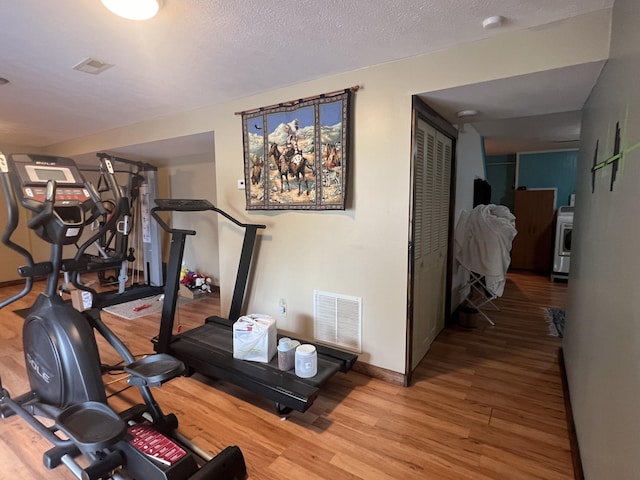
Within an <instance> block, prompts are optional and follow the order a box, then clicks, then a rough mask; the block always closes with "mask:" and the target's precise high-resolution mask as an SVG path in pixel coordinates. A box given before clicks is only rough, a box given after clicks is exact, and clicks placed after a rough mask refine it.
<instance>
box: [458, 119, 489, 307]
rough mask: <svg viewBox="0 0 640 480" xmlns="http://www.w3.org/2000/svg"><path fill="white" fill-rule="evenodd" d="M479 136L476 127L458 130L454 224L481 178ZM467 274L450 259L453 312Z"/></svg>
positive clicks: (469, 203) (468, 205)
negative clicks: (474, 185) (451, 266)
mask: <svg viewBox="0 0 640 480" xmlns="http://www.w3.org/2000/svg"><path fill="white" fill-rule="evenodd" d="M482 143H483V139H482V136H481V135H480V134H479V133H478V131H477V130H476V129H475V128H473V126H471V125H465V126H464V128H462V129H459V130H458V142H457V144H456V160H457V170H456V205H455V216H454V218H455V223H454V228H456V227H457V225H458V220H459V219H460V213H461V212H462V211H467V212H470V211H471V210H472V209H473V182H474V180H475V179H476V178H481V179H483V180H484V179H485V177H486V174H485V167H484V158H483V155H482V152H483V151H484V148H483V145H482ZM467 278H468V274H467V272H466V270H465V269H464V268H462V267H461V266H460V264H459V263H458V262H457V261H455V259H454V261H453V278H452V282H451V283H452V284H451V311H452V312H453V311H454V310H455V309H456V308H457V307H458V305H460V303H462V301H463V300H464V299H465V295H464V294H463V292H461V291H460V287H461V286H462V285H464V284H465V283H466V282H467Z"/></svg>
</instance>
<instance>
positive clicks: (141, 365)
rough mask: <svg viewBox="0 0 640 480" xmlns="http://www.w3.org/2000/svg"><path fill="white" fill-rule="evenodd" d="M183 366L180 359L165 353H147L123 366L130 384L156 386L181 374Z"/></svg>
mask: <svg viewBox="0 0 640 480" xmlns="http://www.w3.org/2000/svg"><path fill="white" fill-rule="evenodd" d="M184 369H185V366H184V363H182V362H181V361H180V360H177V359H175V358H174V357H172V356H171V355H167V354H166V353H158V354H155V355H149V356H148V357H145V358H142V359H140V360H136V361H135V362H132V363H130V364H129V365H126V366H125V367H124V371H125V372H127V373H128V374H129V375H131V377H129V384H130V385H146V386H149V387H157V386H159V385H162V384H163V383H164V382H167V381H169V380H171V379H172V378H175V377H177V376H178V375H181V374H182V372H184Z"/></svg>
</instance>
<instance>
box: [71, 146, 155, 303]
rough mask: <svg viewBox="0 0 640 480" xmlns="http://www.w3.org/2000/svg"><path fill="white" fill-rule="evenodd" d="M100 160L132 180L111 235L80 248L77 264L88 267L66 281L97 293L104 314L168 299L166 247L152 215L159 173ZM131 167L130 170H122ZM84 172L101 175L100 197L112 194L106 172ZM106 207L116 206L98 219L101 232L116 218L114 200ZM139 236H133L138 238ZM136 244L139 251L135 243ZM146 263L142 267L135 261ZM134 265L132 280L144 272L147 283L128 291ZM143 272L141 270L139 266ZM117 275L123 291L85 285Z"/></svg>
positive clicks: (130, 163)
mask: <svg viewBox="0 0 640 480" xmlns="http://www.w3.org/2000/svg"><path fill="white" fill-rule="evenodd" d="M96 156H97V157H98V158H99V159H100V160H105V159H107V160H109V161H110V162H111V163H112V165H113V167H114V171H115V173H116V174H123V175H127V176H128V181H127V187H126V195H123V198H122V200H121V205H120V206H119V207H120V208H119V212H120V213H119V215H118V217H117V220H116V222H115V223H113V224H112V228H111V229H107V230H105V229H104V228H103V229H102V230H101V231H102V232H104V233H103V234H102V235H100V236H99V237H95V236H92V237H91V239H90V240H89V241H84V242H83V243H82V244H81V245H78V251H77V253H76V256H75V259H76V260H78V261H80V260H82V262H83V264H84V267H83V268H82V269H79V270H76V271H75V272H74V274H73V275H69V274H67V275H65V279H66V280H67V283H71V284H72V285H73V286H74V287H75V288H76V289H78V290H83V291H87V292H89V293H91V295H92V298H93V307H95V308H102V307H106V306H109V305H114V304H117V303H124V302H129V301H131V300H137V299H139V298H143V297H150V296H153V295H158V294H160V293H162V291H163V286H164V278H163V265H162V245H161V241H160V231H159V228H158V225H156V223H155V222H152V221H151V215H150V209H151V206H152V205H153V202H154V200H155V198H156V197H157V191H158V180H157V176H158V169H157V167H155V166H153V165H151V164H148V163H145V162H139V161H135V160H129V159H126V158H121V157H117V156H114V155H111V154H108V153H103V152H101V153H98V154H96ZM122 166H125V167H126V168H127V169H122ZM78 168H79V170H80V171H81V172H98V173H99V174H100V179H99V181H98V186H97V190H98V194H100V195H102V194H103V193H109V192H110V191H111V189H110V188H109V185H108V184H107V182H106V180H105V177H104V171H101V170H100V168H95V167H89V166H79V167H78ZM101 203H102V204H103V205H110V209H109V210H108V211H107V212H106V213H105V214H104V215H100V216H99V218H98V219H96V221H95V223H96V224H97V225H98V226H99V227H101V226H102V225H103V224H104V223H105V222H106V221H107V219H108V218H110V217H111V216H113V215H114V214H115V212H114V211H113V210H115V207H116V206H115V205H114V200H113V199H112V198H106V199H105V198H101ZM132 234H133V235H132ZM130 239H133V240H134V241H135V243H136V247H137V248H133V247H132V246H131V243H130ZM90 247H94V248H95V249H96V250H97V254H89V253H87V250H88V249H89V248H90ZM134 256H138V257H140V256H141V258H142V261H141V262H140V261H139V260H138V259H136V258H134ZM129 264H133V265H134V268H133V271H132V275H139V273H140V272H139V270H142V274H143V276H144V283H140V282H135V281H134V282H132V285H131V286H130V287H126V282H127V280H129V276H128V267H129ZM140 265H141V266H142V268H141V269H140V268H137V267H138V266H140ZM107 271H115V272H116V273H115V280H117V284H118V288H117V290H115V291H107V292H105V291H102V292H99V293H98V292H97V291H96V290H94V289H92V288H91V287H89V286H88V285H85V284H83V283H82V282H81V278H80V277H81V275H82V274H83V273H90V272H97V273H98V276H99V278H100V279H101V283H102V281H103V279H104V277H105V276H106V274H105V272H107Z"/></svg>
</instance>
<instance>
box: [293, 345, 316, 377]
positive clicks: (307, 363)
mask: <svg viewBox="0 0 640 480" xmlns="http://www.w3.org/2000/svg"><path fill="white" fill-rule="evenodd" d="M317 373H318V352H316V347H314V346H313V345H309V344H303V345H300V346H299V347H298V348H296V375H297V376H299V377H300V378H311V377H314V376H315V375H316V374H317Z"/></svg>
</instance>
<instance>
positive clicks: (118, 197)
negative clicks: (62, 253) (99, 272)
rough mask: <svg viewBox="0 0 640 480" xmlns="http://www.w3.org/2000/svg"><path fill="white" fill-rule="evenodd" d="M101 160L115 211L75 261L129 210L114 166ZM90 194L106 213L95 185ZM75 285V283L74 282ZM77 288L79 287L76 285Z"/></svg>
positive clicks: (80, 251) (82, 246) (90, 238)
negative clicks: (126, 209) (125, 210)
mask: <svg viewBox="0 0 640 480" xmlns="http://www.w3.org/2000/svg"><path fill="white" fill-rule="evenodd" d="M99 158H100V173H102V174H104V177H105V179H106V181H107V185H108V186H109V190H110V191H111V193H112V194H113V198H114V204H115V211H114V212H113V213H112V214H110V216H109V217H108V218H107V221H106V222H105V223H104V225H103V226H102V228H100V229H98V230H97V231H96V233H95V234H93V235H92V236H91V237H89V239H88V240H87V241H85V242H84V243H83V244H82V245H80V246H79V247H78V251H77V252H76V255H75V257H74V260H80V258H82V256H83V255H84V252H85V251H86V250H87V248H89V246H91V245H93V243H94V242H95V241H96V240H98V239H99V238H100V236H101V235H102V234H104V232H105V231H108V230H110V229H112V228H113V226H114V225H115V224H116V223H117V221H118V219H119V218H120V216H121V214H122V212H123V210H124V209H125V208H128V204H127V200H126V199H125V198H123V196H122V190H121V189H120V185H119V184H118V181H117V180H116V175H115V170H114V169H113V164H112V163H111V159H110V158H108V157H106V156H101V157H99ZM88 190H89V194H90V195H91V197H92V200H93V203H94V204H95V206H96V208H97V209H98V211H100V212H101V214H102V213H106V209H105V208H104V205H102V202H101V200H100V196H99V194H98V192H97V190H96V189H95V187H94V186H93V185H90V188H88ZM73 283H74V285H75V282H73ZM76 287H77V285H76Z"/></svg>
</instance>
